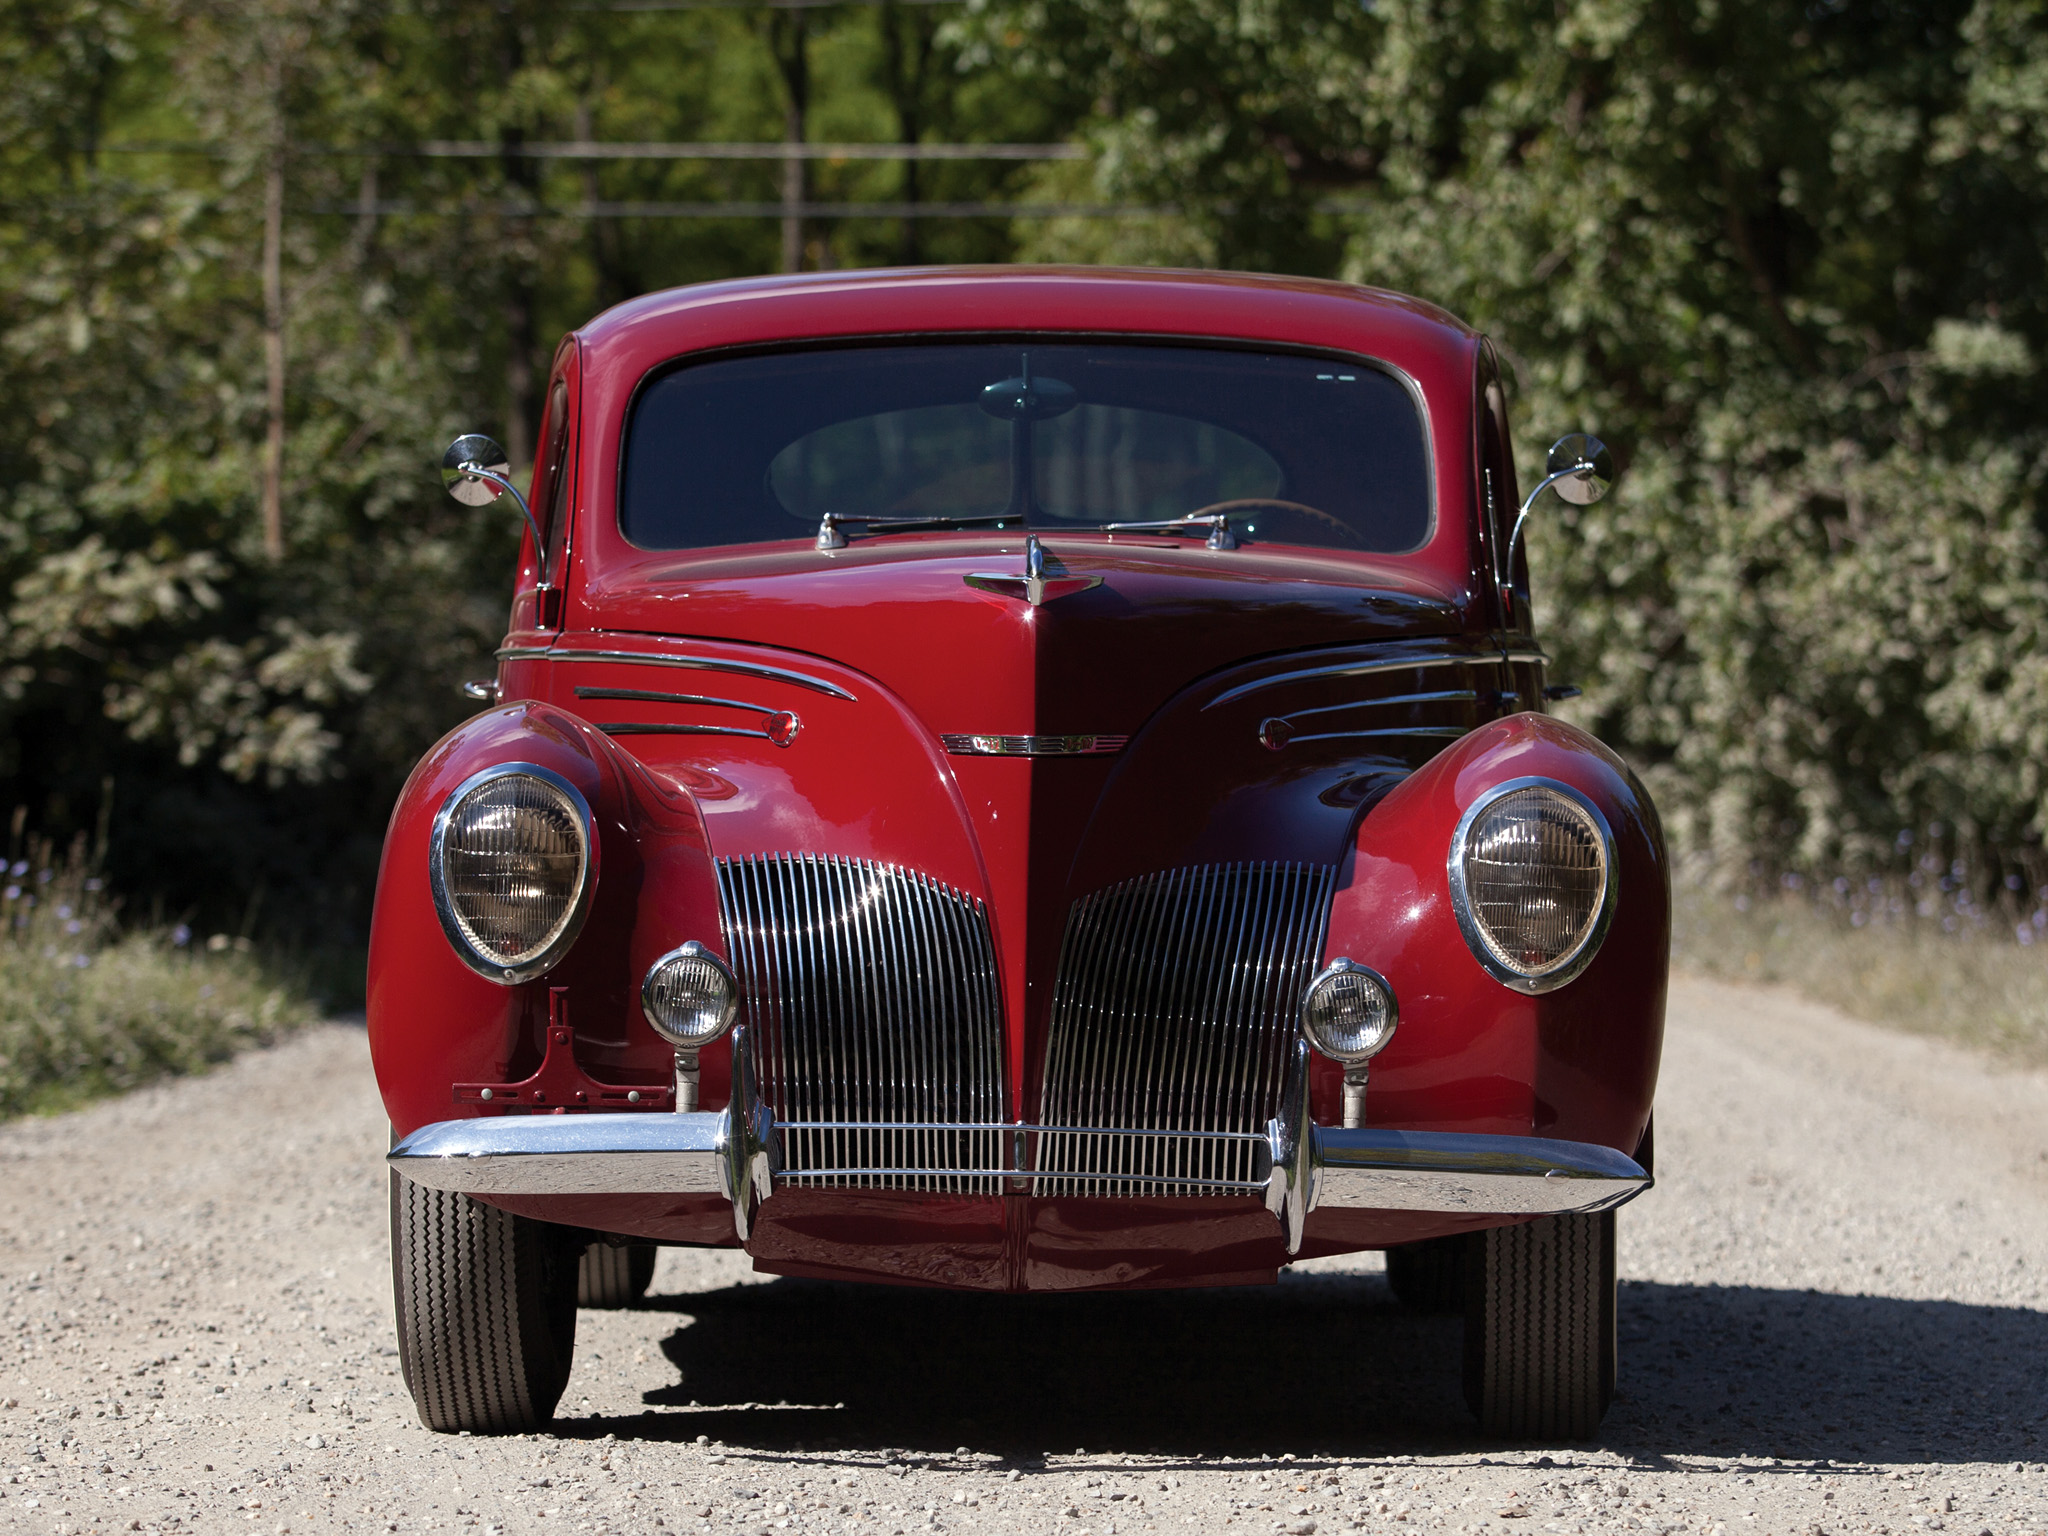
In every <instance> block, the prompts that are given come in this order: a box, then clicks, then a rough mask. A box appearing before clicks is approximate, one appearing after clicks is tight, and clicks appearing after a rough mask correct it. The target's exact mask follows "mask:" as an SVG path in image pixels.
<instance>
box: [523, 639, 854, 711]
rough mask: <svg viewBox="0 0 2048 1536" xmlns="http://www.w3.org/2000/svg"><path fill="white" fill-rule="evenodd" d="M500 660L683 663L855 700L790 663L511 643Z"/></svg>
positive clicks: (641, 664) (647, 664)
mask: <svg viewBox="0 0 2048 1536" xmlns="http://www.w3.org/2000/svg"><path fill="white" fill-rule="evenodd" d="M497 657H498V660H500V661H524V660H528V659H531V658H536V657H544V658H546V659H547V660H549V661H616V662H623V663H625V664H626V665H627V666H635V667H681V668H683V669H685V670H688V671H696V672H730V673H732V674H734V675H735V676H738V677H758V678H761V679H764V680H765V681H767V682H771V683H790V684H792V685H794V686H795V687H798V688H808V689H810V690H811V692H813V693H822V694H825V695H827V696H828V697H831V698H835V699H845V700H846V701H847V702H848V703H854V702H856V700H855V699H854V696H853V695H852V694H850V693H848V692H847V691H846V690H845V689H844V688H842V687H840V686H839V685H838V684H837V683H828V682H827V681H825V679H824V678H822V677H812V676H811V675H810V674H809V673H807V672H792V671H790V670H789V669H788V668H787V667H770V666H763V665H762V664H760V663H759V662H752V661H719V660H714V659H713V658H711V657H709V656H669V655H665V654H663V653H662V652H660V651H610V650H606V651H584V650H573V649H567V648H564V647H560V646H538V647H536V646H507V647H506V648H505V649H503V650H501V651H499V652H498V653H497Z"/></svg>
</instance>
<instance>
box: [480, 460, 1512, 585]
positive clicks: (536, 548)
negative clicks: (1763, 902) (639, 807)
mask: <svg viewBox="0 0 2048 1536" xmlns="http://www.w3.org/2000/svg"><path fill="white" fill-rule="evenodd" d="M457 468H458V470H459V472H460V473H462V474H465V475H468V476H469V477H470V478H471V479H473V480H481V481H483V483H484V484H485V485H495V486H496V487H497V488H498V489H499V490H501V491H504V492H505V493H506V494H507V495H509V496H510V497H511V498H512V500H513V501H514V502H516V503H517V504H518V507H519V511H520V515H521V516H523V517H524V518H525V519H526V531H527V532H528V533H530V534H532V535H533V559H534V563H535V564H536V565H537V566H539V567H540V584H541V586H542V587H546V586H547V584H548V547H547V544H546V543H545V542H544V541H543V540H542V539H541V536H540V524H539V523H537V522H535V521H534V520H533V508H531V507H529V506H528V505H527V504H526V498H525V497H524V496H522V495H520V494H519V487H518V486H516V485H514V484H513V483H512V482H511V481H510V480H507V479H506V478H505V477H504V476H503V475H500V474H494V473H492V472H491V471H490V470H488V469H485V468H484V467H483V465H481V464H477V463H469V464H463V465H459V466H457ZM1549 483H1550V482H1549V481H1547V480H1546V481H1545V482H1544V484H1545V485H1548V484H1549ZM1524 510H1525V511H1526V509H1524ZM1515 526H1516V527H1517V528H1518V529H1519V528H1520V527H1521V524H1519V523H1517V524H1516V525H1515Z"/></svg>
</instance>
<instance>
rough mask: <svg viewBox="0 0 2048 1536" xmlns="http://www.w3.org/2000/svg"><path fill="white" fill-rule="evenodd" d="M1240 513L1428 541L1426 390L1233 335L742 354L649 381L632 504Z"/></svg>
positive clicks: (711, 538)
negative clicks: (1178, 340)
mask: <svg viewBox="0 0 2048 1536" xmlns="http://www.w3.org/2000/svg"><path fill="white" fill-rule="evenodd" d="M1219 512H1220V513H1224V514H1227V515H1228V516H1229V518H1230V526H1231V529H1232V531H1233V532H1234V533H1236V534H1237V535H1239V536H1240V537H1243V538H1246V539H1249V540H1252V541H1268V542H1276V543H1288V544H1311V545H1323V546H1327V547H1333V548H1339V549H1356V550H1370V551H1376V552H1381V553H1393V552H1398V551H1401V550H1407V549H1413V548H1415V547H1416V546H1418V545H1420V544H1421V543H1422V542H1423V541H1424V540H1425V539H1426V538H1427V536H1428V534H1429V517H1430V498H1429V477H1428V453H1427V450H1426V448H1425V445H1424V440H1423V432H1422V422H1421V419H1420V416H1419V415H1418V413H1417V410H1416V406H1415V403H1414V401H1413V399H1412V398H1411V397H1410V395H1409V393H1408V391H1407V390H1406V389H1405V388H1404V387H1403V386H1402V385H1401V384H1400V383H1399V382H1398V381H1397V380H1395V379H1394V378H1392V377H1390V376H1389V375H1387V374H1385V373H1382V372H1380V371H1378V370H1376V369H1373V368H1370V367H1366V366H1362V365H1360V364H1358V363H1355V362H1344V361H1336V360H1333V359H1330V358H1323V357H1313V356H1300V355H1294V354H1286V353H1263V352H1253V351H1235V350H1226V349H1224V348H1220V347H1184V346H1164V345H1161V346H1132V345H1127V344H1126V345H1116V344H1108V343H1094V342H1052V343H1045V344H1039V343H1035V342H975V343H969V344H942V343H933V344H922V343H900V344H893V345H878V346H859V347H835V348H831V349H819V350H811V351H790V352H777V353H770V354H766V355H760V356H754V357H738V358H726V359H719V360H715V361H711V362H705V363H697V364H693V365H689V366H685V367H681V368H678V369H676V370H675V371H673V372H671V373H668V374H665V375H663V376H662V377H660V378H657V379H656V380H654V382H652V383H651V384H649V385H648V386H647V387H646V388H645V389H643V390H642V391H641V392H640V396H639V398H638V400H637V401H636V402H635V404H634V407H633V415H632V420H631V421H630V422H629V424H628V427H627V436H626V456H625V474H624V479H623V484H622V487H621V494H620V500H619V523H620V527H621V529H622V530H623V531H624V533H625V535H626V537H627V538H628V539H630V540H632V542H633V543H635V544H637V545H639V546H641V547H642V548H646V549H700V548H706V547H710V546H716V545H728V544H758V543H764V542H772V541H777V540H786V539H801V538H809V537H811V536H813V535H814V534H815V533H816V532H817V530H818V526H819V524H820V522H821V521H822V520H823V519H824V517H825V516H826V515H827V514H828V513H829V514H831V515H832V516H834V517H835V518H837V519H838V520H840V521H842V522H846V523H850V524H852V530H851V531H853V532H854V533H855V534H863V533H866V532H886V531H887V530H888V528H889V526H890V525H891V524H892V523H898V522H902V523H909V524H911V525H912V526H915V525H917V524H919V523H922V524H924V525H925V526H942V527H954V526H970V527H1023V526H1030V527H1033V528H1040V529H1050V530H1059V529H1068V530H1082V529H1088V528H1101V527H1103V526H1105V525H1109V524H1117V523H1143V522H1164V521H1169V520H1172V519H1177V518H1186V517H1191V516H1197V515H1209V516H1214V515H1216V514H1217V513H1219ZM863 525H866V526H865V527H863Z"/></svg>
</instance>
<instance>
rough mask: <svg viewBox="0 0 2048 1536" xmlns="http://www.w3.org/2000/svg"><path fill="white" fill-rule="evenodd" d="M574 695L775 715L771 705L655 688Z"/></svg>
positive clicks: (585, 691)
mask: <svg viewBox="0 0 2048 1536" xmlns="http://www.w3.org/2000/svg"><path fill="white" fill-rule="evenodd" d="M575 693H576V697H577V698H579V699H635V700H642V701H644V702H646V703H649V704H702V705H704V706H705V707H706V708H708V709H744V710H746V711H747V712H748V713H750V714H756V715H772V714H774V713H775V709H774V706H773V705H769V704H755V703H752V702H751V701H749V700H747V699H714V698H711V697H710V696H708V695H706V694H702V693H663V692H661V691H660V690H659V689H656V688H584V687H578V688H577V689H576V690H575ZM600 729H602V727H600Z"/></svg>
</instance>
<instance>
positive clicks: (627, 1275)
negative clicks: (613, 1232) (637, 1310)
mask: <svg viewBox="0 0 2048 1536" xmlns="http://www.w3.org/2000/svg"><path fill="white" fill-rule="evenodd" d="M660 1251H661V1250H660V1249H658V1248H656V1247H655V1246H654V1244H652V1243H626V1244H624V1245H623V1246H619V1247H614V1246H613V1245H612V1244H610V1243H592V1244H591V1245H590V1246H589V1247H588V1248H586V1249H584V1250H583V1262H582V1263H581V1264H580V1265H578V1266H577V1269H576V1305H577V1306H579V1307H606V1308H610V1307H630V1306H631V1305H633V1303H634V1302H636V1301H638V1300H639V1299H640V1298H641V1297H642V1296H645V1295H646V1294H647V1287H648V1286H650V1285H652V1284H653V1283H654V1260H655V1258H656V1256H657V1255H658V1254H659V1253H660Z"/></svg>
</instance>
